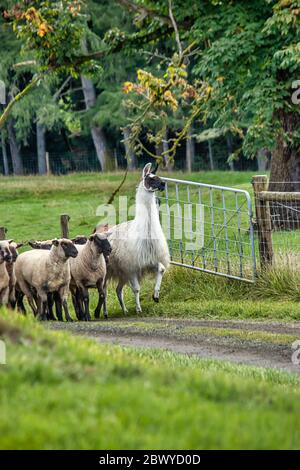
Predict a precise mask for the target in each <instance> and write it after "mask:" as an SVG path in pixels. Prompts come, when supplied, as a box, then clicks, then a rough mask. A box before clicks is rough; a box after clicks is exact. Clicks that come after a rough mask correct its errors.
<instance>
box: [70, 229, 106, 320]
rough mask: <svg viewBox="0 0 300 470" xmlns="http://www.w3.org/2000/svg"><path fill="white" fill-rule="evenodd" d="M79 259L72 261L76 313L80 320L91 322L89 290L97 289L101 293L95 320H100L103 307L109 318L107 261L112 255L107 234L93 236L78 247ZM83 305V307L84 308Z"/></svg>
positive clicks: (72, 284)
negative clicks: (105, 285) (105, 287)
mask: <svg viewBox="0 0 300 470" xmlns="http://www.w3.org/2000/svg"><path fill="white" fill-rule="evenodd" d="M76 247H77V250H78V257H77V258H76V259H72V260H70V268H71V282H70V290H71V293H72V300H73V305H74V309H75V312H76V314H77V317H78V319H79V320H86V321H88V320H90V319H91V317H90V312H89V294H88V289H89V288H91V287H92V288H97V289H98V293H99V300H98V305H97V307H96V310H95V318H99V316H100V311H101V308H102V305H103V308H104V317H105V318H107V316H108V314H107V307H106V290H105V289H104V283H105V279H106V259H107V258H108V257H109V255H110V253H111V246H110V243H109V241H108V240H107V236H106V235H105V234H99V233H95V234H93V235H91V236H90V237H89V238H88V240H87V242H86V244H85V245H76ZM82 303H83V306H84V308H83V306H82Z"/></svg>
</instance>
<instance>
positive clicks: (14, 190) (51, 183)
mask: <svg viewBox="0 0 300 470" xmlns="http://www.w3.org/2000/svg"><path fill="white" fill-rule="evenodd" d="M175 176H176V177H178V178H184V179H190V180H194V181H201V182H206V183H209V184H220V185H225V186H226V185H228V186H236V187H238V188H243V189H249V190H250V189H251V185H250V181H251V177H252V173H222V172H211V173H195V174H189V175H182V174H179V173H177V174H176V175H175ZM121 177H122V175H121V174H113V175H105V176H103V175H99V174H75V175H68V176H61V177H30V176H29V177H25V178H9V179H6V178H0V201H1V203H0V226H5V227H7V228H8V234H7V235H8V237H9V238H14V239H16V240H18V241H21V240H23V241H27V240H29V239H46V238H52V237H55V236H59V235H60V226H59V216H60V214H62V213H68V214H69V215H70V216H71V221H70V229H71V236H75V235H77V234H89V233H91V232H92V230H93V228H94V226H95V224H96V223H97V222H98V217H97V216H96V208H97V206H98V205H99V204H102V203H103V202H106V201H107V200H108V198H109V196H110V194H111V193H112V192H113V190H114V189H115V188H116V186H117V185H118V183H119V181H120V179H121ZM138 179H139V175H137V174H130V175H129V176H128V179H127V181H126V183H125V185H124V187H123V188H122V192H121V195H128V196H129V198H130V201H132V202H133V201H134V195H135V187H136V184H137V182H138ZM152 288H153V281H151V280H146V281H145V282H144V283H143V286H142V293H141V302H142V307H143V311H144V314H145V315H148V316H164V317H177V318H180V317H184V318H190V319H192V318H204V319H217V320H218V319H255V320H281V321H287V322H288V321H291V320H299V319H300V306H299V299H300V275H299V274H298V272H297V270H293V271H291V270H289V269H286V267H284V269H276V270H273V271H270V272H268V273H265V274H264V275H262V276H260V278H259V279H258V282H257V283H256V284H255V285H248V284H245V283H242V282H237V281H230V280H227V279H224V278H218V277H216V276H212V275H207V274H202V273H199V272H196V271H192V270H186V269H183V268H172V269H171V270H170V271H169V272H168V273H167V275H166V276H165V278H164V280H163V285H162V292H161V302H160V303H159V304H154V303H153V302H152V300H151V295H152ZM125 297H126V303H127V305H128V307H129V309H130V314H131V315H135V314H134V300H133V298H132V294H131V292H129V291H128V290H126V292H125ZM95 302H96V296H95V294H92V296H91V307H92V309H93V307H94V306H95ZM108 306H109V315H110V316H111V317H113V316H114V317H118V316H120V315H121V313H120V308H119V306H118V304H117V301H116V296H115V293H114V289H113V286H111V288H110V289H109V298H108ZM73 316H74V312H73ZM1 317H2V319H1V318H0V337H4V338H5V341H6V343H7V365H5V366H2V365H0V448H2V449H4V448H5V449H10V448H51V449H53V448H63V449H69V448H81V449H87V448H99V449H103V448H110V449H112V448H126V449H133V448H148V449H149V448H157V449H159V448H164V449H166V448H169V449H176V448H258V449H263V448H297V447H298V448H299V438H300V428H299V424H298V413H299V411H300V409H299V408H300V405H299V403H300V401H299V398H300V396H299V395H300V392H299V381H300V379H299V376H297V375H291V374H289V373H284V372H279V371H275V370H268V369H257V368H254V367H248V366H237V365H231V364H229V363H226V362H218V361H212V360H199V359H196V358H191V357H187V356H181V355H176V354H172V353H167V352H162V351H158V350H148V351H146V350H141V349H139V350H136V349H131V348H121V347H117V346H108V345H104V344H103V345H99V344H97V343H96V342H95V341H92V340H88V339H82V338H79V337H73V336H71V334H70V333H57V332H48V331H45V329H44V328H43V327H42V326H41V325H37V324H36V322H35V321H34V320H33V319H32V318H31V316H27V318H20V317H18V316H17V315H15V314H12V313H7V312H5V311H3V310H2V312H1ZM137 321H138V320H137ZM101 324H103V323H100V324H99V328H101ZM193 332H194V331H188V333H189V334H191V333H193ZM219 335H226V336H228V335H233V336H235V337H236V336H237V335H239V333H236V332H235V331H232V330H230V329H224V331H223V330H220V331H219ZM256 336H257V338H258V339H260V338H259V337H260V334H259V333H258V334H257V335H256ZM264 340H266V341H269V342H275V343H276V341H277V339H276V337H274V336H272V335H271V334H269V335H264ZM281 341H282V338H281ZM285 341H286V342H287V344H288V343H289V341H290V337H289V336H286V337H285Z"/></svg>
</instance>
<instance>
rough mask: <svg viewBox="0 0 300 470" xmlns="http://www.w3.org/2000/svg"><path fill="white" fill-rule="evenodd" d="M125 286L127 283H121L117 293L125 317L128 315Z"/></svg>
mask: <svg viewBox="0 0 300 470" xmlns="http://www.w3.org/2000/svg"><path fill="white" fill-rule="evenodd" d="M124 286H125V282H123V281H119V284H118V285H117V289H116V292H117V296H118V299H119V302H120V305H121V309H122V310H123V313H124V315H127V313H128V310H127V308H126V306H125V303H124V298H123V287H124Z"/></svg>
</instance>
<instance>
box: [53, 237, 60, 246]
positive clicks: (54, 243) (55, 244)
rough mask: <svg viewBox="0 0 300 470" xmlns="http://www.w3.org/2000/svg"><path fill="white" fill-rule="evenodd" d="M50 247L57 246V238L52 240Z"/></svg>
mask: <svg viewBox="0 0 300 470" xmlns="http://www.w3.org/2000/svg"><path fill="white" fill-rule="evenodd" d="M52 245H54V246H58V245H59V241H58V240H57V238H54V240H52Z"/></svg>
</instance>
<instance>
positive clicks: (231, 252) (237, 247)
mask: <svg viewBox="0 0 300 470" xmlns="http://www.w3.org/2000/svg"><path fill="white" fill-rule="evenodd" d="M163 180H164V181H165V183H166V190H165V196H164V197H162V198H160V213H161V222H162V226H163V229H164V232H165V235H166V237H167V240H168V243H169V250H170V254H171V260H172V263H173V264H176V265H180V266H184V267H188V268H192V269H197V270H200V271H204V272H208V273H213V274H217V275H220V276H226V277H229V278H233V279H239V280H244V281H249V282H253V281H254V279H255V272H256V266H255V247H254V233H253V225H252V204H251V198H250V195H249V193H248V192H247V191H243V190H239V189H235V188H227V187H222V186H215V185H207V184H202V183H195V182H190V181H181V180H176V179H172V178H163Z"/></svg>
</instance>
